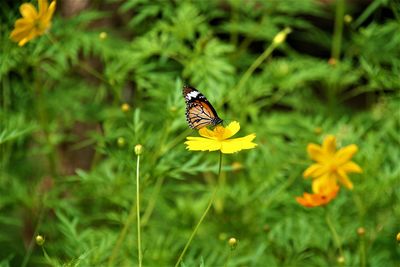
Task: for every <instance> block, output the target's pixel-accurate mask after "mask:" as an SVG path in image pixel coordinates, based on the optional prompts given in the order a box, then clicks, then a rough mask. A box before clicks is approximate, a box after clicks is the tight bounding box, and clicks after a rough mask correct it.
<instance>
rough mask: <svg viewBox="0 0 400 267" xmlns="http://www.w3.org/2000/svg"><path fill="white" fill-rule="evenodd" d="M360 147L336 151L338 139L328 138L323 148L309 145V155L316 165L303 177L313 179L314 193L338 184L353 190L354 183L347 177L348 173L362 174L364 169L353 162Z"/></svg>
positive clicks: (352, 146)
mask: <svg viewBox="0 0 400 267" xmlns="http://www.w3.org/2000/svg"><path fill="white" fill-rule="evenodd" d="M357 150H358V147H357V146H356V145H354V144H352V145H349V146H346V147H343V148H341V149H339V150H336V138H335V137H334V136H333V135H329V136H327V137H326V138H325V139H324V141H323V144H322V146H320V145H317V144H309V145H308V146H307V151H308V154H309V155H310V157H311V159H313V160H315V161H316V163H314V164H312V165H311V166H310V167H308V168H307V169H306V170H305V171H304V173H303V176H304V177H305V178H308V177H311V178H313V179H314V180H313V184H312V188H313V192H319V191H320V190H321V188H325V187H332V186H333V185H336V184H337V182H339V183H341V184H342V185H344V186H345V187H347V188H348V189H353V183H352V182H351V181H350V179H349V177H348V176H347V174H348V173H352V172H355V173H361V172H362V169H361V167H360V166H358V165H357V164H356V163H354V162H352V161H351V158H352V157H353V155H354V154H355V153H356V152H357Z"/></svg>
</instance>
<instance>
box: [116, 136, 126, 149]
mask: <svg viewBox="0 0 400 267" xmlns="http://www.w3.org/2000/svg"><path fill="white" fill-rule="evenodd" d="M117 144H118V146H119V147H124V146H125V138H123V137H118V139H117Z"/></svg>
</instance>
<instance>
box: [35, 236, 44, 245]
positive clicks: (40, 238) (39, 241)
mask: <svg viewBox="0 0 400 267" xmlns="http://www.w3.org/2000/svg"><path fill="white" fill-rule="evenodd" d="M35 240H36V244H38V246H43V244H44V237H43V236H41V235H37V236H36V238H35Z"/></svg>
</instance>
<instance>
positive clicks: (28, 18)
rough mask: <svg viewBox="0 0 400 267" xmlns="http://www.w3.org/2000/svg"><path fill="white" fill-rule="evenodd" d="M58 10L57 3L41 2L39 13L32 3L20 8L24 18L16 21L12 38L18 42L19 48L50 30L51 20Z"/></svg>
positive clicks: (42, 0)
mask: <svg viewBox="0 0 400 267" xmlns="http://www.w3.org/2000/svg"><path fill="white" fill-rule="evenodd" d="M55 9H56V1H53V2H51V4H50V6H49V4H48V2H47V0H39V12H37V10H36V8H35V7H34V6H33V5H32V4H30V3H24V4H22V5H21V6H20V7H19V11H20V12H21V15H22V17H23V18H21V19H17V20H16V21H15V25H14V30H13V31H12V32H11V34H10V38H11V39H12V40H13V41H15V42H18V45H19V46H23V45H25V44H26V43H27V42H28V41H30V40H32V39H34V38H36V37H37V36H40V35H42V34H44V33H45V32H46V30H47V29H49V28H50V25H51V18H52V17H53V13H54V10H55Z"/></svg>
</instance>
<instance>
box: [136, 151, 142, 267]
mask: <svg viewBox="0 0 400 267" xmlns="http://www.w3.org/2000/svg"><path fill="white" fill-rule="evenodd" d="M139 163H140V154H138V155H137V161H136V219H137V246H138V265H139V267H142V244H141V243H142V240H141V238H140V192H139Z"/></svg>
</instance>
